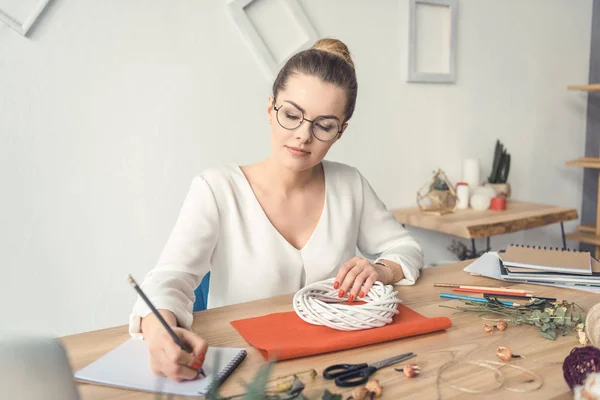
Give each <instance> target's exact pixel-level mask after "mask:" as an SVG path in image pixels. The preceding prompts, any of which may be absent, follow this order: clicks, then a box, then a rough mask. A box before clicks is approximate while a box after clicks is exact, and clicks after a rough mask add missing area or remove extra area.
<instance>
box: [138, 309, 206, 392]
mask: <svg viewBox="0 0 600 400" xmlns="http://www.w3.org/2000/svg"><path fill="white" fill-rule="evenodd" d="M159 312H160V313H161V315H162V316H163V318H164V319H165V320H166V321H167V323H168V324H169V325H170V326H171V328H172V329H173V331H174V332H175V334H176V335H177V336H179V338H180V339H181V341H182V342H183V343H186V344H187V345H189V346H190V347H191V348H192V354H190V353H187V352H186V351H184V350H183V349H182V348H181V347H179V345H177V343H175V342H174V341H173V338H172V337H171V335H169V333H168V332H167V330H166V329H165V327H164V326H163V325H162V324H161V323H160V321H159V320H158V318H156V316H155V315H154V314H149V315H148V316H146V317H144V318H143V319H142V332H143V334H144V340H146V342H147V343H148V349H149V352H150V369H151V370H152V372H153V373H154V374H156V375H159V376H167V377H169V378H170V379H172V380H174V381H176V382H181V381H184V380H192V379H196V378H197V377H198V374H199V371H200V369H201V368H202V365H203V364H204V355H205V354H206V350H207V349H208V345H207V343H206V341H205V340H204V339H202V338H201V337H200V336H198V335H196V334H195V333H193V332H191V331H188V330H186V329H183V328H178V327H177V326H176V325H177V319H176V318H175V315H173V313H172V312H170V311H166V310H160V311H159Z"/></svg>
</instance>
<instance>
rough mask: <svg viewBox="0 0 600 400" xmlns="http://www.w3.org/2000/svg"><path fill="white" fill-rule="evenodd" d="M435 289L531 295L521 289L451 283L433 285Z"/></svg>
mask: <svg viewBox="0 0 600 400" xmlns="http://www.w3.org/2000/svg"><path fill="white" fill-rule="evenodd" d="M433 286H435V287H446V288H460V289H478V290H499V291H502V292H507V293H525V294H527V293H533V292H532V291H530V290H522V289H511V288H507V287H502V286H470V285H460V284H453V283H434V284H433Z"/></svg>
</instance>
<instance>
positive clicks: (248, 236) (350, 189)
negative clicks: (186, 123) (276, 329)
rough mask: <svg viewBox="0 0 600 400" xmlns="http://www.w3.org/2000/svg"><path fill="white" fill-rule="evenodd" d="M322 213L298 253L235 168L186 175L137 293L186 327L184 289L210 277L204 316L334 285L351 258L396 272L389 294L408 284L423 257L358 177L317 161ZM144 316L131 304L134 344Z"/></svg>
mask: <svg viewBox="0 0 600 400" xmlns="http://www.w3.org/2000/svg"><path fill="white" fill-rule="evenodd" d="M322 164H323V170H324V176H325V206H324V207H323V211H322V214H321V217H320V219H319V222H318V223H317V226H316V228H315V230H314V231H313V233H312V236H311V237H310V239H309V240H308V242H307V243H306V244H305V245H304V247H303V248H302V249H300V250H298V249H296V248H295V247H294V246H292V245H291V244H290V243H289V242H288V241H287V240H286V239H285V238H284V237H283V236H282V235H281V234H280V233H279V232H278V231H277V230H276V229H275V227H274V226H273V225H272V224H271V222H270V221H269V219H268V218H267V216H266V215H265V213H264V211H263V209H262V207H261V205H260V203H259V202H258V200H257V198H256V196H255V194H254V192H253V190H252V187H251V186H250V184H249V182H248V180H247V179H246V176H245V175H244V174H243V172H242V170H241V169H240V168H239V167H238V166H223V167H218V168H211V169H207V170H205V171H203V172H202V173H201V174H199V175H198V176H196V177H195V178H194V179H193V181H192V183H191V187H190V189H189V192H188V194H187V197H186V198H185V201H184V203H183V205H182V209H181V211H180V214H179V217H178V219H177V221H176V223H175V226H174V228H173V231H172V233H171V235H170V237H169V239H168V241H167V243H166V246H165V248H164V250H163V252H162V254H161V255H160V257H159V260H158V263H157V265H156V267H155V268H154V269H153V270H152V271H150V272H149V274H148V275H147V276H146V277H145V279H144V281H143V284H142V285H141V287H142V289H143V290H144V292H145V293H146V295H147V296H148V297H149V298H150V300H151V301H152V303H153V304H154V306H155V307H156V308H157V309H167V310H170V311H171V312H173V313H174V314H175V316H176V317H177V321H178V323H179V325H180V326H182V327H184V328H187V329H190V327H191V325H192V320H193V315H192V310H193V305H194V301H195V296H194V290H195V289H196V288H197V287H198V285H199V284H200V282H201V280H202V278H203V276H204V275H205V274H206V273H207V272H209V271H210V272H211V274H210V275H211V276H210V290H209V292H208V307H209V308H213V307H220V306H225V305H230V304H236V303H241V302H247V301H251V300H257V299H262V298H268V297H272V296H277V295H281V294H286V293H295V292H296V291H298V290H299V289H300V288H302V287H304V286H305V285H307V284H310V283H313V282H317V281H321V280H324V279H328V278H332V277H335V275H336V274H337V271H338V269H339V267H340V266H341V265H342V264H343V263H344V262H345V261H347V260H348V259H350V258H352V257H354V256H355V255H357V252H356V250H357V248H358V250H359V251H360V253H361V254H362V255H363V256H364V257H366V258H369V259H371V260H374V261H376V260H380V259H387V260H390V261H393V262H396V263H398V264H400V265H401V266H402V270H403V271H404V278H403V279H402V280H400V281H399V282H395V284H398V285H412V284H414V283H415V281H416V280H417V278H418V277H419V271H420V269H421V268H422V266H423V253H422V250H421V247H420V246H419V244H418V243H417V242H416V241H415V240H414V239H413V238H412V236H411V235H410V233H409V232H408V231H407V230H405V229H404V228H403V227H402V225H401V224H400V223H398V222H397V221H396V219H395V218H394V216H393V215H392V214H391V213H390V212H388V211H387V209H386V207H385V205H384V204H383V202H382V201H381V200H380V199H379V198H378V197H377V195H376V193H375V192H374V191H373V189H372V188H371V186H370V185H369V183H368V182H367V181H366V180H365V178H364V177H363V176H362V175H361V174H360V172H359V171H358V170H357V169H356V168H354V167H350V166H348V165H345V164H342V163H337V162H332V161H323V162H322ZM150 312H151V310H150V308H148V306H146V304H145V303H144V301H143V300H142V299H141V298H139V297H138V299H137V301H136V303H135V305H134V307H133V311H132V313H131V314H130V325H129V331H130V333H131V335H132V336H134V337H136V336H137V337H141V335H140V322H141V318H143V317H145V316H146V315H148V314H149V313H150Z"/></svg>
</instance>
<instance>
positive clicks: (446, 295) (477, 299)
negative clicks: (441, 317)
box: [440, 293, 520, 306]
mask: <svg viewBox="0 0 600 400" xmlns="http://www.w3.org/2000/svg"><path fill="white" fill-rule="evenodd" d="M440 297H441V298H444V299H458V300H469V301H475V302H477V303H489V301H488V299H485V298H482V297H470V296H461V295H458V294H452V293H440ZM498 301H499V300H498ZM500 303H502V304H504V305H505V306H520V304H519V303H513V302H512V301H500Z"/></svg>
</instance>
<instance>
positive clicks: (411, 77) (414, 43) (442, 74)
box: [407, 0, 458, 83]
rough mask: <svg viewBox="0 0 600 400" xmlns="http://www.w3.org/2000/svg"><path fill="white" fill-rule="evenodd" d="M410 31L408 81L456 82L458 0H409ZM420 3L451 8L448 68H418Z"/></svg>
mask: <svg viewBox="0 0 600 400" xmlns="http://www.w3.org/2000/svg"><path fill="white" fill-rule="evenodd" d="M409 1H410V3H409V33H408V41H409V43H408V79H407V81H408V82H423V83H455V82H456V43H457V38H456V36H457V30H458V29H457V23H458V0H409ZM420 5H425V6H440V7H448V8H449V15H450V16H449V18H450V21H449V22H450V31H449V38H448V43H447V45H448V49H447V50H448V59H447V70H444V71H439V72H423V71H419V70H417V58H418V51H419V43H418V41H419V38H418V37H417V36H418V35H417V30H418V21H417V8H418V7H419V6H420Z"/></svg>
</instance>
